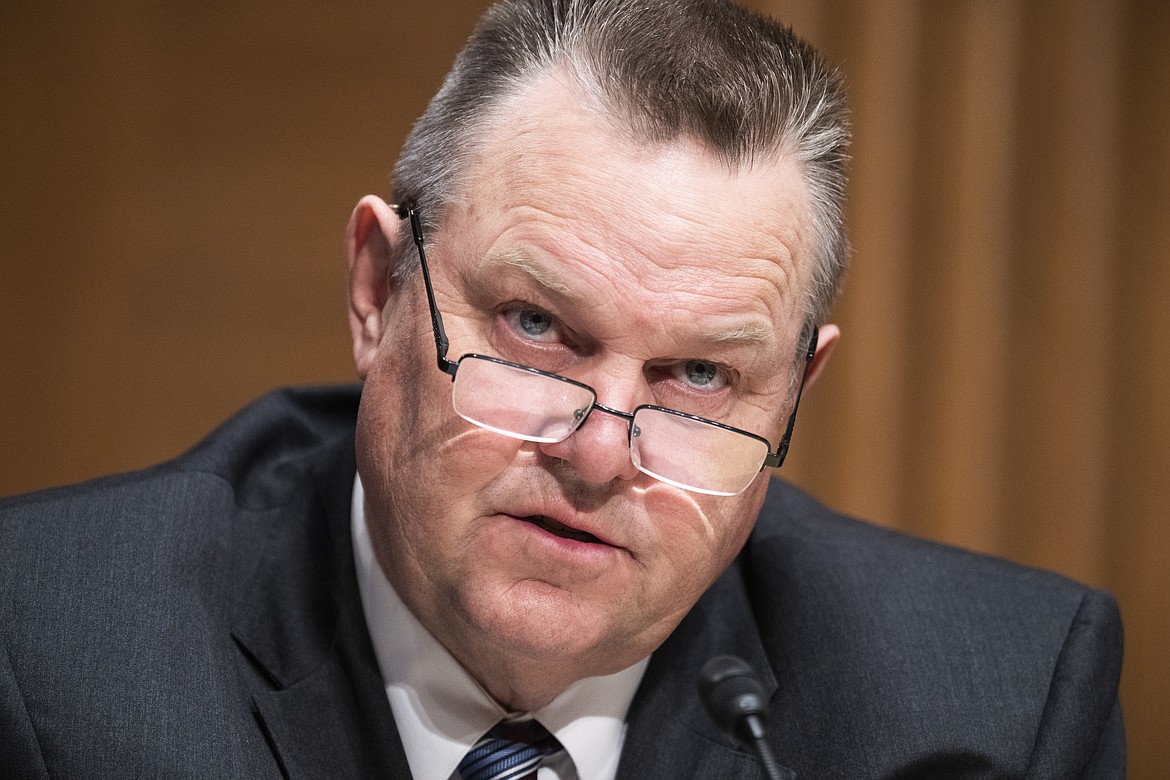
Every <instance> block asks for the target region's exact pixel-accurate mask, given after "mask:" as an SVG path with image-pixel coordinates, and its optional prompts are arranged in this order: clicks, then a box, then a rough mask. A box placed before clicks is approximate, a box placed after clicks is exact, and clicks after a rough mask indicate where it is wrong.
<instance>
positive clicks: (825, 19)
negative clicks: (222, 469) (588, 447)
mask: <svg viewBox="0 0 1170 780" xmlns="http://www.w3.org/2000/svg"><path fill="white" fill-rule="evenodd" d="M484 5H485V4H484V3H483V2H456V0H436V1H435V2H432V3H429V4H420V3H405V2H401V0H384V1H383V2H370V1H369V0H356V1H355V2H351V3H348V4H346V5H345V6H344V11H341V12H339V11H338V10H336V9H337V6H336V5H335V4H329V3H314V2H308V0H288V1H287V2H282V3H275V2H268V1H267V0H244V1H243V2H232V3H228V2H224V1H223V0H210V1H209V2H205V3H202V4H199V5H198V6H189V7H184V6H183V5H182V4H176V3H163V2H145V1H142V2H133V1H132V0H107V2H100V3H99V2H94V1H93V0H78V1H77V2H71V3H70V2H32V1H31V0H7V2H6V3H4V4H3V5H2V6H0V182H2V184H0V357H2V358H3V360H4V368H5V370H4V371H3V372H2V373H0V494H10V493H16V492H21V491H25V490H32V489H36V488H39V487H45V486H48V485H52V484H58V483H62V482H69V481H75V480H79V479H84V478H87V477H91V476H95V475H98V474H102V473H106V472H110V471H115V470H124V469H130V468H136V467H140V466H144V465H147V464H150V463H152V462H155V461H157V460H160V459H162V458H166V457H169V456H171V455H174V454H176V453H178V452H180V451H182V450H183V449H185V448H186V447H187V446H189V445H190V444H191V443H193V442H194V441H196V440H197V439H198V438H199V437H200V436H201V435H203V434H204V433H205V432H206V431H207V430H209V429H210V428H211V427H213V426H214V425H215V424H216V423H218V422H219V421H221V420H222V419H223V418H224V417H226V416H227V415H228V414H229V413H230V412H231V411H233V410H234V409H236V408H238V407H239V406H241V405H242V404H244V403H246V402H247V401H248V400H250V399H251V398H253V397H254V396H256V395H257V394H258V393H260V392H262V391H264V390H266V389H268V388H271V387H275V386H279V385H284V384H290V383H308V382H321V381H344V380H348V379H349V378H350V377H352V374H353V372H352V367H351V364H350V360H349V345H348V336H347V332H346V326H345V322H344V316H343V286H342V269H343V259H342V251H341V239H342V232H343V228H344V224H345V220H346V218H347V217H348V214H349V210H350V208H351V207H352V205H353V203H355V202H356V201H357V199H358V198H359V197H360V196H361V195H363V194H365V193H366V192H375V193H384V192H385V190H386V185H385V181H386V174H387V172H388V171H389V168H390V166H391V164H392V162H393V159H394V157H395V156H396V154H397V151H398V148H399V146H400V145H401V141H402V138H403V136H404V134H405V132H406V130H407V128H408V127H409V124H410V122H411V121H412V120H413V119H414V118H415V117H416V116H417V115H418V114H419V113H420V112H421V110H422V108H423V106H424V105H425V101H426V99H427V98H428V97H429V96H430V95H431V94H432V93H433V92H434V91H435V89H436V88H437V87H438V84H439V83H440V80H441V78H442V75H443V73H444V72H445V71H446V69H447V67H448V65H449V64H450V60H451V58H452V56H453V55H454V52H455V51H456V50H457V49H458V48H459V46H460V44H461V43H462V41H463V40H464V39H465V38H466V35H467V34H468V32H469V31H470V29H471V26H472V24H473V21H474V18H475V17H476V16H477V15H478V13H479V11H480V10H481V9H482V8H483V6H484ZM756 5H757V7H760V8H763V9H764V10H767V11H769V12H772V13H774V14H776V15H778V16H780V17H782V18H784V19H786V20H787V21H789V22H791V23H792V24H793V25H794V26H795V27H796V28H797V30H798V31H800V32H802V33H803V34H805V35H806V36H808V37H809V38H811V39H812V40H814V41H815V42H816V43H818V44H819V45H820V46H821V47H822V48H823V49H824V50H825V51H826V52H827V53H828V55H829V57H830V59H832V60H833V61H834V62H836V63H838V64H839V65H840V67H841V68H842V70H843V71H844V72H845V74H846V77H847V79H848V83H849V85H850V92H851V97H852V102H853V106H854V110H855V125H856V133H857V141H856V145H855V150H854V151H855V160H856V161H855V163H854V166H853V184H852V190H851V202H850V220H851V225H852V232H853V238H854V243H855V247H856V253H855V261H854V268H853V270H852V272H851V274H850V279H849V283H848V286H847V290H846V293H845V296H844V297H843V299H842V301H841V304H840V306H839V307H838V310H837V317H836V319H837V321H839V322H840V323H841V324H842V326H843V328H844V331H845V339H844V341H843V343H842V346H841V348H840V349H839V350H838V353H837V355H836V357H835V358H834V363H833V365H831V366H830V369H829V371H828V373H827V375H826V376H825V378H824V381H823V384H822V385H821V386H819V387H818V388H817V390H816V391H815V392H814V393H813V394H812V395H811V396H810V398H809V401H808V403H807V405H806V406H804V407H803V408H802V419H801V421H800V426H799V433H798V435H797V438H796V442H795V448H794V452H793V457H792V459H791V460H790V465H789V466H786V470H787V471H788V472H789V473H788V474H787V476H788V477H789V478H792V479H794V480H795V481H797V482H799V483H800V484H803V485H804V486H806V487H807V488H809V489H810V490H811V491H812V492H814V493H815V494H817V495H819V496H820V497H822V498H823V499H825V500H826V501H828V502H829V503H831V504H833V505H835V506H838V507H840V508H843V509H845V510H847V511H850V512H854V513H856V514H860V515H863V516H866V517H869V518H872V519H874V520H876V521H877V522H880V523H883V524H885V525H889V526H892V527H897V528H901V529H904V530H907V531H909V532H911V533H916V534H920V535H923V536H929V537H932V538H937V539H942V540H945V541H949V542H951V543H955V544H960V545H963V546H966V547H970V548H974V549H978V550H983V551H986V552H991V553H994V554H998V555H1002V556H1005V557H1008V558H1012V559H1015V560H1018V561H1022V562H1025V563H1029V564H1034V565H1039V566H1045V567H1048V568H1052V569H1055V570H1057V571H1061V572H1063V573H1066V574H1068V575H1070V576H1073V577H1076V578H1078V579H1082V580H1085V581H1087V582H1091V583H1093V584H1096V585H1099V586H1102V587H1105V588H1108V589H1110V590H1112V591H1113V592H1114V593H1115V594H1117V596H1118V598H1119V599H1120V601H1121V604H1122V610H1123V613H1124V617H1125V620H1126V629H1127V657H1126V669H1125V675H1124V680H1123V704H1124V706H1125V709H1126V715H1127V721H1128V728H1129V732H1130V751H1131V758H1130V770H1131V776H1132V777H1135V778H1139V780H1140V779H1141V778H1151V779H1152V778H1159V777H1165V776H1166V775H1167V774H1168V773H1170V742H1168V741H1167V740H1166V739H1165V735H1166V733H1167V729H1168V728H1170V704H1168V702H1170V675H1168V674H1167V663H1166V660H1165V658H1166V652H1165V648H1166V647H1167V640H1168V639H1170V636H1168V633H1170V629H1168V628H1167V621H1166V617H1167V610H1168V607H1170V565H1168V560H1170V531H1168V530H1167V525H1166V517H1167V510H1168V509H1170V495H1168V492H1170V490H1168V488H1167V482H1168V479H1170V468H1168V466H1170V463H1168V460H1170V457H1168V455H1170V421H1168V419H1170V415H1167V413H1166V412H1165V410H1164V406H1165V399H1166V397H1167V395H1168V394H1170V360H1168V359H1167V357H1166V356H1167V353H1168V352H1170V305H1168V302H1170V220H1168V219H1167V218H1166V214H1167V213H1170V181H1168V179H1170V106H1168V103H1167V96H1170V47H1167V46H1166V41H1167V40H1168V39H1170V4H1167V3H1161V2H1156V1H1145V2H1143V1H1142V0H1126V1H1125V2H1106V1H1105V0H1096V1H1094V0H1072V1H1071V2H1059V1H1058V0H1028V1H1027V2H1014V1H1013V0H943V1H940V2H932V1H931V0H898V1H895V0H881V1H875V2H867V3H860V2H846V0H757V3H756Z"/></svg>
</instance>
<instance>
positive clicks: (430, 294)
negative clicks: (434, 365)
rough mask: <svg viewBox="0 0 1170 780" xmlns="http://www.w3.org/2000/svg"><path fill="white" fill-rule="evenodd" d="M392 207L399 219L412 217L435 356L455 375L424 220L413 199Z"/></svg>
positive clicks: (413, 233) (456, 365)
mask: <svg viewBox="0 0 1170 780" xmlns="http://www.w3.org/2000/svg"><path fill="white" fill-rule="evenodd" d="M392 208H393V209H394V211H395V212H396V213H397V214H398V217H399V219H404V218H409V219H410V232H411V235H412V236H413V238H414V245H415V246H416V247H418V264H419V266H421V267H422V275H423V285H424V286H425V287H426V290H427V306H428V307H430V310H431V328H432V330H434V332H435V356H436V358H437V360H438V364H439V370H440V371H443V372H445V373H447V374H450V375H451V376H452V377H454V376H455V372H456V371H457V370H458V368H459V364H458V363H453V362H451V361H450V360H448V359H447V349H448V346H449V343H448V341H447V332H446V331H445V330H444V329H443V315H442V314H440V313H439V306H438V304H436V303H435V288H434V287H432V286H431V272H430V269H429V268H427V252H426V250H425V249H424V248H423V232H422V220H420V219H419V216H418V212H417V211H416V210H415V208H414V203H413V202H412V201H407V202H406V203H403V204H401V205H396V206H392Z"/></svg>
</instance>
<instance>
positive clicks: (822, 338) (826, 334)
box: [804, 324, 841, 390]
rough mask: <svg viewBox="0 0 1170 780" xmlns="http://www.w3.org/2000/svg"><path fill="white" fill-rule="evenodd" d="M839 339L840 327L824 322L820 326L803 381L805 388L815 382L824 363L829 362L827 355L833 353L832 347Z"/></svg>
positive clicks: (823, 367) (822, 369)
mask: <svg viewBox="0 0 1170 780" xmlns="http://www.w3.org/2000/svg"><path fill="white" fill-rule="evenodd" d="M840 339H841V329H840V328H838V327H837V326H836V325H832V324H826V325H822V326H821V328H820V333H819V334H818V336H817V351H816V353H815V354H814V355H813V359H812V365H811V366H809V367H808V379H807V380H805V383H804V389H805V390H807V389H808V388H810V387H812V386H813V385H814V384H816V381H817V378H818V377H819V376H820V375H821V372H822V371H824V369H825V365H826V364H827V363H828V362H829V357H830V356H831V355H832V354H833V348H834V347H836V346H837V342H838V341H840Z"/></svg>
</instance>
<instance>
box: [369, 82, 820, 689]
mask: <svg viewBox="0 0 1170 780" xmlns="http://www.w3.org/2000/svg"><path fill="white" fill-rule="evenodd" d="M580 104H581V99H580V98H579V97H578V96H577V95H576V94H574V92H573V91H572V90H570V89H569V88H567V87H565V86H564V85H562V84H560V83H558V82H557V81H555V80H553V79H552V78H548V79H544V80H542V81H539V82H537V83H536V84H535V85H534V86H533V87H532V88H530V89H529V90H527V91H526V93H525V94H524V95H523V96H522V97H520V98H519V99H517V100H516V101H515V102H513V103H512V104H511V105H510V106H509V107H507V108H506V109H505V110H504V114H503V121H501V122H499V123H498V125H497V128H498V129H497V131H495V133H494V135H493V136H492V137H490V139H489V141H488V143H487V145H486V147H485V149H484V153H483V154H482V156H481V158H480V162H479V163H477V165H476V167H475V168H474V169H473V171H472V173H471V176H470V179H469V184H468V186H467V189H466V193H465V195H466V197H465V198H463V199H461V200H460V203H458V204H456V205H454V206H452V207H450V210H449V211H448V212H447V213H446V215H445V217H444V220H443V223H442V225H441V226H440V228H439V229H438V230H436V231H434V233H433V235H428V236H427V256H428V259H429V261H430V266H431V273H432V276H433V279H434V286H435V295H436V298H437V302H438V306H439V309H440V311H441V312H442V314H443V317H444V322H445V325H446V330H447V335H448V336H449V337H450V340H451V351H450V357H451V358H452V359H457V358H458V357H459V356H461V355H463V354H465V353H468V352H477V353H481V354H487V355H493V356H498V357H503V358H506V359H508V360H512V361H515V362H518V363H523V364H526V365H531V366H535V367H538V368H542V369H545V370H548V371H553V372H556V373H559V374H562V375H564V376H567V377H571V378H573V379H576V380H578V381H580V382H584V383H586V384H588V385H590V386H592V387H593V388H594V389H595V390H596V391H597V395H598V402H599V403H601V404H604V405H605V406H608V407H610V408H614V409H619V410H626V411H628V410H631V409H633V408H634V407H635V406H637V405H639V404H644V403H651V404H659V405H663V406H668V407H672V408H680V409H682V410H683V411H688V412H692V413H695V414H699V415H702V416H705V417H709V418H713V419H716V420H719V421H721V422H726V423H728V424H731V425H734V426H736V427H739V428H743V429H746V430H749V431H752V432H755V433H758V434H760V435H762V436H764V437H766V438H768V439H769V440H770V441H771V442H772V444H773V446H775V443H776V442H777V440H778V439H779V437H780V434H781V432H782V429H783V424H784V422H785V420H786V418H787V415H788V413H789V412H790V410H791V400H792V398H791V391H792V388H793V385H792V377H793V371H794V370H795V367H796V362H795V355H796V352H797V339H798V334H799V330H800V325H801V321H802V317H801V312H802V306H801V301H802V299H801V296H802V293H803V290H804V289H805V286H806V283H807V280H808V273H809V268H808V264H809V259H808V258H809V247H808V245H807V242H808V236H809V229H808V228H809V225H808V205H807V197H806V191H805V188H804V185H803V183H802V181H801V179H800V177H799V175H798V172H797V170H796V168H795V167H794V166H793V165H792V164H791V163H789V162H788V161H786V160H778V161H758V162H757V163H756V165H755V166H754V167H751V168H747V167H744V168H741V169H739V170H735V171H733V170H730V169H729V168H728V167H727V166H725V165H724V164H722V163H721V162H719V161H718V160H716V159H715V158H713V157H712V156H711V155H710V154H709V153H708V152H707V151H706V150H705V149H704V148H702V147H701V146H700V145H698V144H696V143H692V142H689V141H678V142H672V143H670V144H666V145H661V144H634V143H631V142H630V141H629V140H628V139H627V138H626V137H624V136H623V135H622V134H619V133H618V132H616V131H614V130H613V129H611V128H610V127H609V126H607V124H606V123H605V122H604V121H602V120H599V118H598V117H597V116H596V115H595V114H590V113H589V112H588V111H586V110H584V109H582V108H581V107H580ZM361 211H362V207H361V206H359V211H358V212H356V213H355V221H357V220H358V217H359V214H360V213H361ZM388 214H389V212H385V211H384V212H383V213H382V216H381V218H380V219H381V222H380V224H379V226H378V227H377V228H376V229H378V230H380V232H381V233H382V234H384V235H385V236H386V241H387V242H388V243H389V244H394V243H402V242H407V241H409V227H408V225H406V224H404V223H403V224H400V223H398V221H397V220H395V219H393V218H392V217H388V216H387V215H388ZM369 221H372V220H367V222H369ZM359 233H360V231H359ZM375 238H377V239H378V240H380V237H375ZM366 243H368V242H366V241H365V240H364V239H363V237H362V235H360V234H359V236H358V239H357V248H356V250H351V264H354V266H355V267H356V268H358V269H359V270H360V268H361V266H362V265H363V263H366V264H368V259H367V258H366V257H365V255H364V254H363V252H362V246H363V244H366ZM369 276H370V277H371V278H373V279H374V281H375V282H376V283H378V284H383V283H384V279H385V277H384V274H383V272H382V271H381V270H380V269H375V272H374V273H371V274H369ZM359 286H360V285H359ZM353 290H354V288H353V287H352V286H351V296H352V295H353ZM370 299H371V300H373V301H374V303H375V308H381V316H380V318H373V319H371V317H370V316H369V314H368V312H366V313H361V312H359V313H357V314H354V313H353V312H351V320H352V321H354V322H356V323H357V326H356V327H357V328H358V330H361V329H362V328H363V327H364V328H365V337H364V340H363V339H361V338H356V336H355V339H356V340H355V353H356V354H357V356H358V368H359V373H361V374H362V375H363V378H364V379H365V388H364V391H363V395H362V404H361V411H360V414H359V419H358V430H357V434H358V453H357V454H358V468H359V471H360V474H361V477H362V482H363V484H364V486H365V489H366V494H367V513H368V522H369V526H370V531H371V535H372V537H373V540H374V545H375V549H376V550H377V555H378V559H379V561H380V562H381V564H382V566H383V568H384V569H385V571H386V574H387V576H388V577H389V579H390V581H391V582H392V584H393V585H394V587H395V589H396V590H397V591H398V593H399V595H400V596H401V597H402V599H403V600H404V601H405V602H406V603H407V605H408V606H409V607H410V608H411V610H412V611H413V612H414V613H415V614H416V615H417V616H418V617H419V619H420V620H421V622H422V623H423V624H424V625H425V626H426V627H427V628H428V629H429V630H430V631H431V632H432V633H433V634H434V635H435V636H436V637H437V638H438V639H439V640H440V641H441V642H442V643H443V644H444V645H445V646H446V647H447V648H448V649H449V650H450V651H451V652H452V654H453V655H454V656H455V657H456V658H457V659H459V661H460V662H461V663H463V665H464V666H465V667H467V668H468V669H469V671H471V673H472V674H473V676H476V678H477V679H479V680H480V682H481V683H484V684H485V686H486V687H487V688H488V690H489V691H490V692H491V693H493V694H494V695H496V696H497V698H501V699H502V700H507V699H508V698H509V697H511V698H513V699H517V700H522V699H524V694H523V693H522V692H517V691H516V690H514V689H513V690H510V689H508V686H507V683H504V682H500V680H498V679H497V677H499V676H500V675H503V674H506V672H504V671H501V670H510V669H511V668H512V667H514V666H515V665H517V664H523V665H525V666H526V668H528V669H529V670H532V669H540V670H543V671H544V672H546V673H547V674H548V675H549V679H550V680H552V679H553V678H555V679H557V680H561V679H563V680H564V681H565V684H568V682H572V680H573V679H577V678H580V677H585V676H593V675H599V674H606V673H610V672H614V671H617V670H619V669H621V668H624V667H626V666H628V665H630V664H632V663H634V662H636V661H637V660H639V659H641V658H642V657H644V656H646V655H647V654H649V653H650V652H651V651H652V650H653V649H654V648H656V647H657V646H658V645H659V644H660V643H661V642H662V641H663V639H665V637H666V636H667V635H668V634H669V633H670V632H671V631H672V630H673V629H674V627H675V626H676V625H677V624H678V622H679V621H680V620H681V619H682V617H683V616H684V615H685V614H686V612H687V611H688V610H689V609H690V607H691V606H692V605H693V604H694V602H695V601H696V600H697V599H698V597H699V596H700V595H701V594H702V592H703V591H704V590H705V589H706V588H707V587H708V586H709V585H710V584H711V583H712V581H713V580H714V579H715V578H716V577H717V576H718V575H719V573H720V572H721V571H722V570H723V569H724V568H725V567H726V566H727V565H728V564H729V562H730V561H731V559H732V558H733V557H734V556H735V555H736V553H737V552H738V551H739V549H740V548H741V546H742V545H743V543H744V541H745V539H746V537H747V535H748V532H749V531H750V529H751V527H752V523H753V521H754V519H755V516H756V513H757V511H758V509H759V506H760V503H761V501H762V500H763V495H764V491H765V487H766V483H767V477H766V475H765V474H761V475H760V476H759V477H757V479H756V480H755V481H754V482H753V483H752V484H751V486H750V487H749V488H748V489H747V490H746V491H744V492H743V493H741V494H739V495H736V496H733V497H712V496H706V495H700V494H697V493H691V492H685V491H683V490H680V489H678V488H675V487H671V486H669V485H666V484H664V483H661V482H658V481H656V480H654V479H652V478H651V477H649V476H647V475H645V474H642V473H640V472H638V471H637V470H636V469H635V468H634V467H633V466H632V465H631V461H630V456H629V447H628V441H627V436H628V429H627V423H626V422H625V421H624V420H623V419H620V418H617V417H614V416H611V415H606V414H603V413H599V412H594V413H593V414H592V415H591V416H590V417H589V419H588V420H587V421H586V423H585V424H584V425H583V426H582V427H581V428H580V429H579V430H578V431H577V432H576V433H575V434H573V435H572V436H571V437H569V438H568V439H566V440H565V441H563V442H560V443H555V444H534V443H526V442H521V441H518V440H515V439H511V438H507V437H504V436H502V435H499V434H496V433H492V432H489V431H487V430H483V429H481V428H478V427H476V426H474V425H472V424H470V423H468V422H466V421H464V420H463V419H461V418H460V417H458V416H457V415H456V414H455V413H454V411H453V410H452V406H451V388H452V383H451V380H450V378H449V377H448V376H446V375H445V374H443V373H442V372H440V371H439V370H438V369H437V368H436V366H435V351H434V341H433V337H432V335H431V328H430V321H429V318H428V314H427V309H426V302H425V295H424V293H423V283H422V279H421V276H419V275H417V274H416V275H415V276H413V277H412V278H411V279H410V280H409V281H407V282H405V283H402V284H400V285H399V284H396V283H393V282H392V283H391V289H390V291H389V293H388V294H387V293H386V292H385V288H384V287H383V288H382V289H381V290H380V291H375V292H374V293H373V294H371V295H370ZM356 333H357V330H355V334H356ZM515 400H516V401H517V402H518V403H521V404H522V403H523V399H515ZM554 688H555V684H554ZM554 692H555V691H554Z"/></svg>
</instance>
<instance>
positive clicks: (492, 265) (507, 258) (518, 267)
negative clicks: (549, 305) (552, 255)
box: [477, 250, 580, 299]
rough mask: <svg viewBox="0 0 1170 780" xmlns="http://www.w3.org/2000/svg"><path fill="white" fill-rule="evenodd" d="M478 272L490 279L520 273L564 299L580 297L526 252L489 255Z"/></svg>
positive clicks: (513, 251)
mask: <svg viewBox="0 0 1170 780" xmlns="http://www.w3.org/2000/svg"><path fill="white" fill-rule="evenodd" d="M477 271H479V273H480V274H481V275H482V276H483V277H484V278H489V279H490V278H493V277H494V276H495V274H497V273H501V272H515V271H519V272H520V273H522V274H524V275H525V276H527V277H528V278H529V279H531V280H532V281H533V282H535V283H536V284H537V285H539V286H540V287H543V288H544V289H545V290H547V291H548V292H550V293H554V294H555V295H558V296H560V297H562V298H570V299H576V298H578V297H580V296H579V295H577V293H576V291H575V290H574V289H573V288H572V287H571V286H570V285H569V284H568V283H567V282H565V281H564V280H563V279H561V277H559V276H558V275H557V274H555V273H553V272H552V271H551V270H550V269H549V268H548V267H547V266H545V265H542V264H541V263H540V262H539V261H537V260H536V259H535V258H533V257H532V256H531V255H529V254H527V253H526V252H520V251H515V250H512V251H508V252H501V253H499V254H493V255H488V256H487V257H485V258H484V259H483V262H482V263H480V265H479V268H478V269H477Z"/></svg>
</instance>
